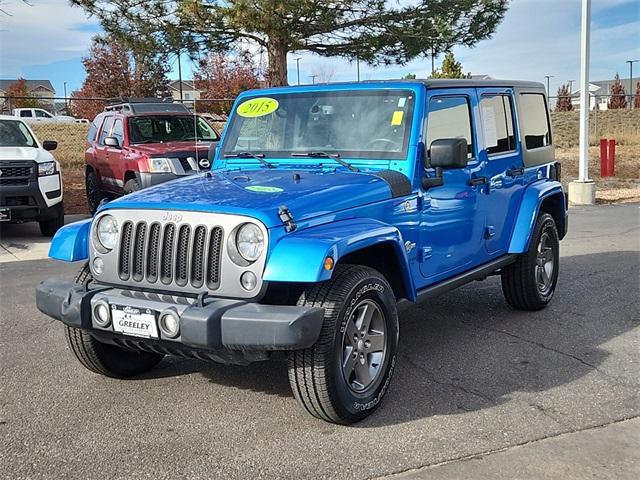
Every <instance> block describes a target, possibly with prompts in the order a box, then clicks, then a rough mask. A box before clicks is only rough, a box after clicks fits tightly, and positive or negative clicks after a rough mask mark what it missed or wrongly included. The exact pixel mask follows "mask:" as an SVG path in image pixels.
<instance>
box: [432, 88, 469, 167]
mask: <svg viewBox="0 0 640 480" xmlns="http://www.w3.org/2000/svg"><path fill="white" fill-rule="evenodd" d="M441 138H464V139H465V140H466V141H467V144H468V145H469V150H468V154H467V155H468V157H469V158H471V157H473V135H472V134H471V107H470V106H469V99H468V98H467V97H433V98H432V99H431V101H430V102H429V116H428V117H427V143H426V147H427V149H429V148H431V144H432V143H433V141H434V140H438V139H441Z"/></svg>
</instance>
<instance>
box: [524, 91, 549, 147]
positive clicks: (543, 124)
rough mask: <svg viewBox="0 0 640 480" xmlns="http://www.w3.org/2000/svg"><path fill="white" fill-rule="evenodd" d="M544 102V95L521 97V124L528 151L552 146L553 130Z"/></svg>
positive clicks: (525, 94)
mask: <svg viewBox="0 0 640 480" xmlns="http://www.w3.org/2000/svg"><path fill="white" fill-rule="evenodd" d="M544 102H545V99H544V95H542V94H538V93H523V94H521V95H520V123H521V124H522V133H523V136H524V141H525V145H526V147H527V150H533V149H535V148H540V147H546V146H547V145H551V129H550V128H549V117H548V115H547V107H546V106H545V104H544Z"/></svg>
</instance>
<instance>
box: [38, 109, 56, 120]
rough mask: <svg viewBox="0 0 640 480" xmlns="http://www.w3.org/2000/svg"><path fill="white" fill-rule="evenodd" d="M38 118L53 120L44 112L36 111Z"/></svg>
mask: <svg viewBox="0 0 640 480" xmlns="http://www.w3.org/2000/svg"><path fill="white" fill-rule="evenodd" d="M36 117H38V118H53V117H52V116H51V115H49V114H48V113H47V112H45V111H44V110H36Z"/></svg>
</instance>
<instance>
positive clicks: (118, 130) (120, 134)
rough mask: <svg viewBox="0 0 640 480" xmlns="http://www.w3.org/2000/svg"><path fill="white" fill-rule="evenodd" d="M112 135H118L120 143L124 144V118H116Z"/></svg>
mask: <svg viewBox="0 0 640 480" xmlns="http://www.w3.org/2000/svg"><path fill="white" fill-rule="evenodd" d="M111 136H112V137H116V138H117V139H118V143H119V144H120V145H122V140H123V139H124V130H123V128H122V120H121V119H119V118H116V120H115V122H113V129H112V130H111Z"/></svg>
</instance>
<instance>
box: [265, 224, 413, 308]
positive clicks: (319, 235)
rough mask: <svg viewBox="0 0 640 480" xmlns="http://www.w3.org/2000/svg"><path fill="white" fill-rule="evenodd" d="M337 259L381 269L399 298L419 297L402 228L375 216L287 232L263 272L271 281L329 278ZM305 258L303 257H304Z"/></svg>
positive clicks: (305, 281) (273, 251) (277, 244)
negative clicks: (326, 265) (331, 264)
mask: <svg viewBox="0 0 640 480" xmlns="http://www.w3.org/2000/svg"><path fill="white" fill-rule="evenodd" d="M327 257H331V258H332V259H333V261H334V265H338V264H347V263H350V264H357V265H364V266H369V267H371V268H375V269H376V270H378V271H380V273H382V274H383V275H385V277H387V280H388V281H389V283H390V284H391V285H392V288H393V289H394V293H395V294H396V297H397V298H407V299H408V300H411V301H415V288H414V284H413V277H412V276H411V273H410V269H409V261H408V259H407V255H406V251H405V248H404V243H403V241H402V236H401V234H400V232H399V230H398V229H397V228H395V227H394V226H392V225H387V224H385V223H383V222H380V221H377V220H373V219H348V220H342V221H338V222H333V223H331V224H327V225H320V226H317V227H312V228H308V229H305V230H302V231H300V232H294V233H291V234H288V235H286V236H284V237H282V238H281V239H280V240H279V241H277V243H276V244H275V246H273V247H272V249H271V252H270V255H269V258H268V259H267V264H266V267H265V272H264V280H265V281H267V282H285V283H292V284H294V283H295V284H297V283H316V282H323V281H326V280H329V279H330V278H331V277H332V274H333V271H334V270H335V266H334V268H332V269H331V270H327V269H325V268H324V262H325V259H326V258H327ZM301 259H304V261H301Z"/></svg>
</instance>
